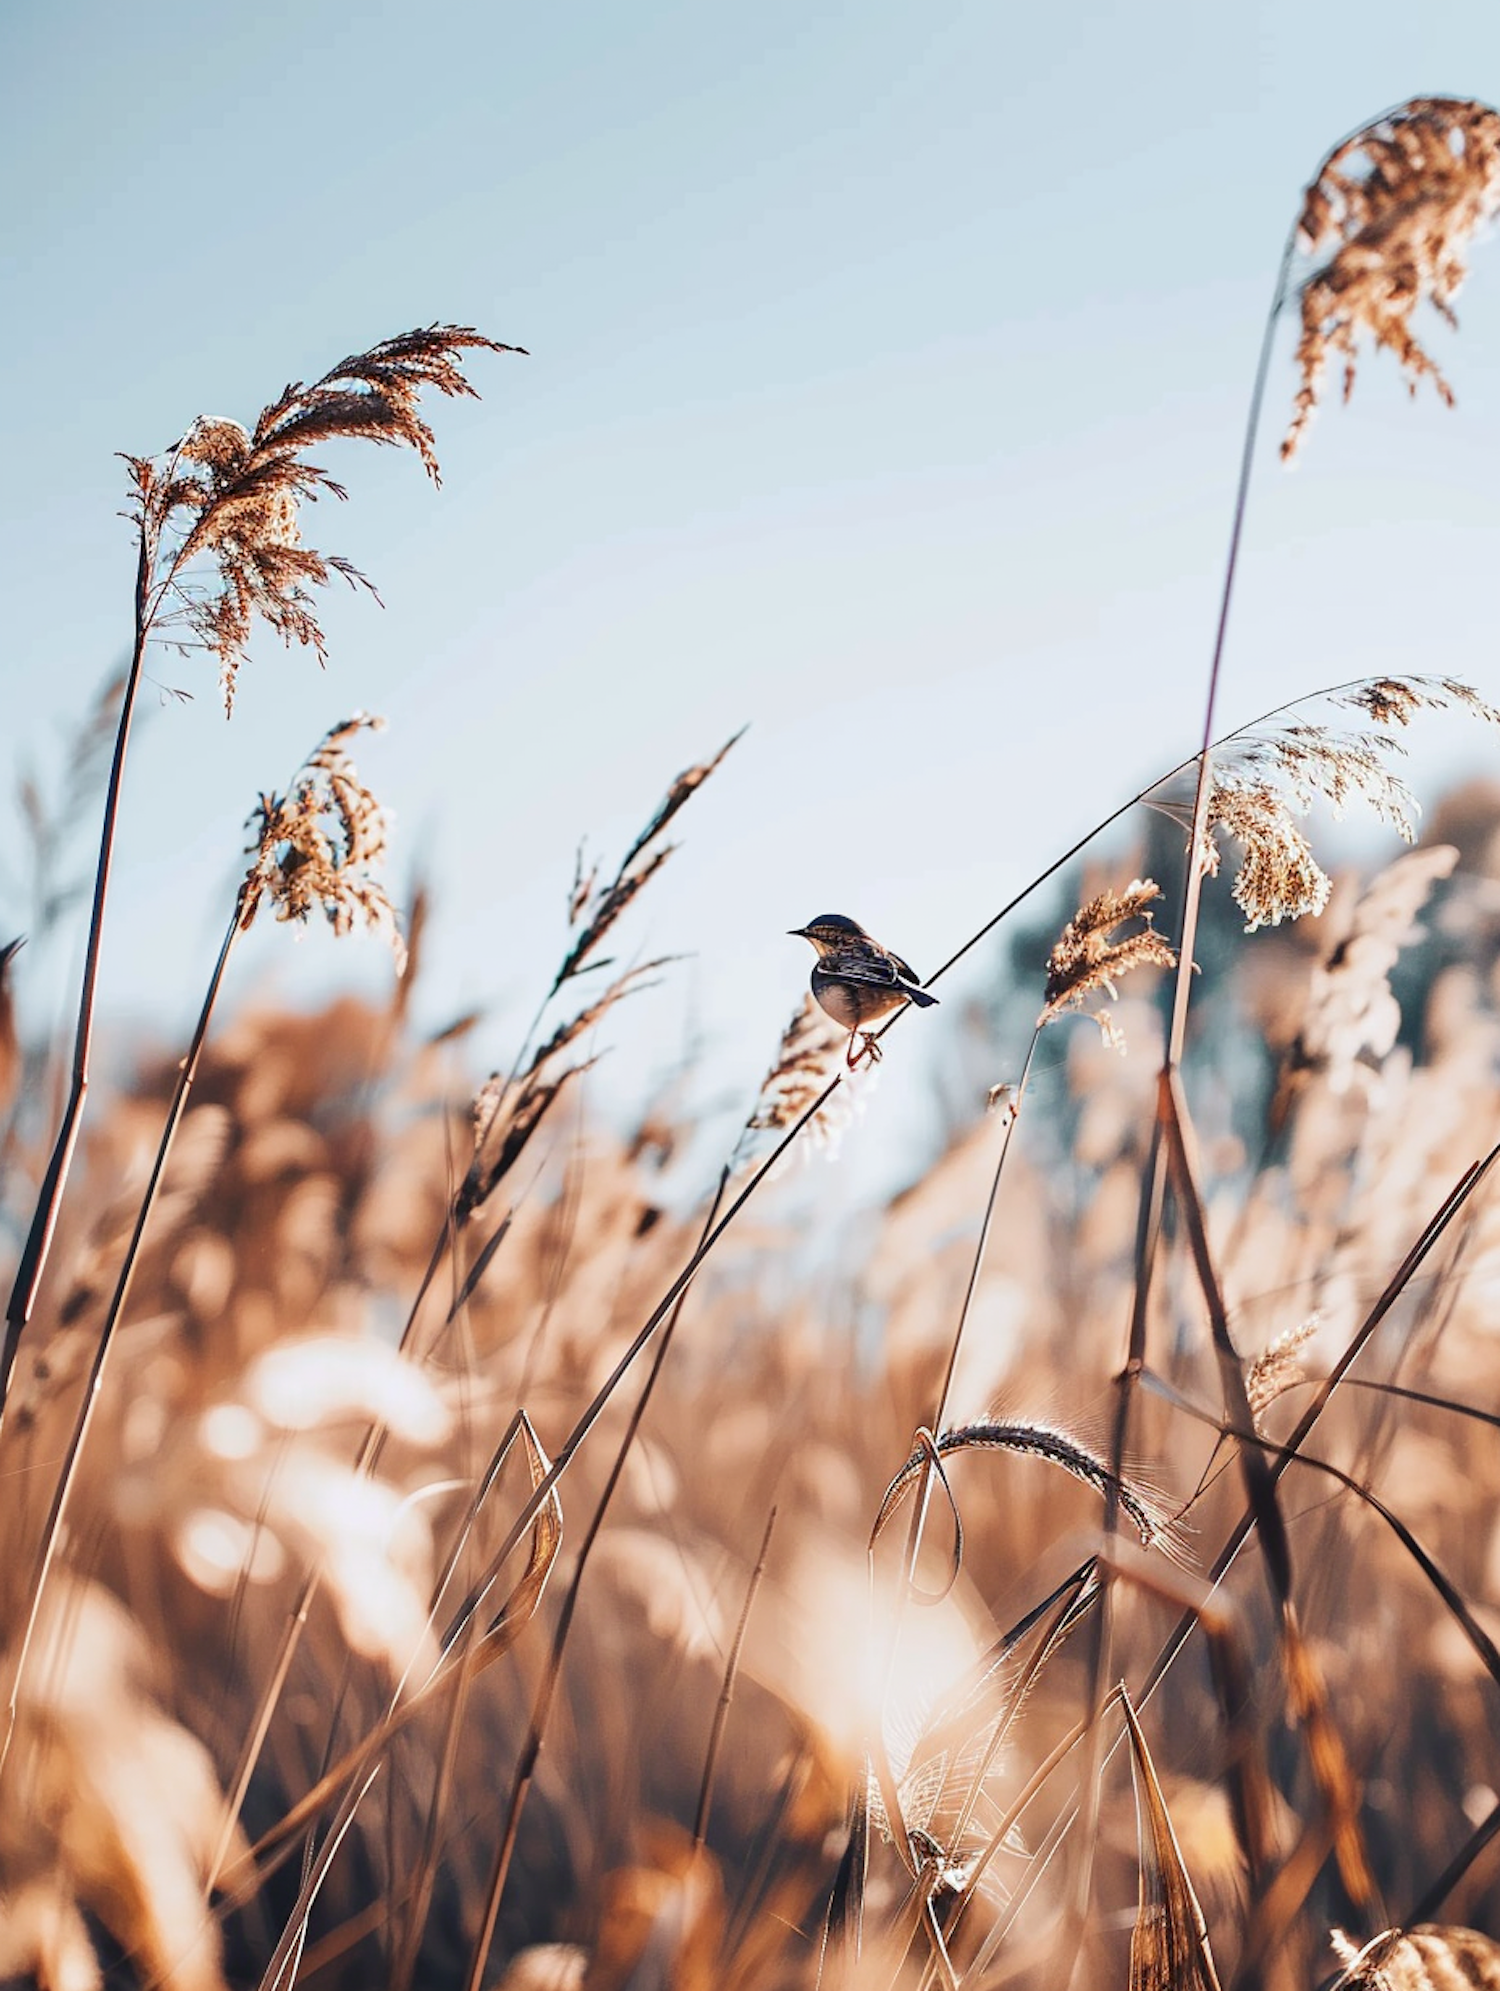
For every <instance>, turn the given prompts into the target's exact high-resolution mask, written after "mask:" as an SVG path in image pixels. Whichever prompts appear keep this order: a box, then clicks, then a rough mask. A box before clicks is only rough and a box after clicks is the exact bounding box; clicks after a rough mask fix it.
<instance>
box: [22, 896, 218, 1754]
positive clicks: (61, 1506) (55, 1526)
mask: <svg viewBox="0 0 1500 1991" xmlns="http://www.w3.org/2000/svg"><path fill="white" fill-rule="evenodd" d="M243 906H244V890H243V888H242V889H241V891H240V893H239V895H238V896H237V897H236V899H235V902H234V912H233V913H232V915H231V916H230V920H229V925H228V928H227V929H226V931H225V934H224V939H223V943H222V945H221V946H220V948H219V958H218V960H217V961H216V962H215V963H214V971H213V974H212V975H211V977H210V978H209V984H208V993H207V994H206V995H205V996H204V998H203V1006H202V1008H201V1009H200V1010H199V1012H198V1022H197V1026H196V1028H195V1029H194V1031H193V1037H192V1042H191V1043H190V1044H189V1046H188V1052H187V1056H186V1057H185V1058H184V1059H183V1061H182V1064H181V1066H180V1067H179V1069H178V1073H177V1083H176V1085H175V1086H174V1087H173V1089H172V1101H171V1104H170V1106H169V1107H168V1109H167V1119H166V1125H165V1126H164V1127H163V1128H162V1133H161V1139H160V1141H159V1142H158V1143H157V1149H156V1160H155V1161H154V1163H153V1164H152V1168H151V1177H150V1180H149V1181H148V1182H147V1184H146V1193H145V1195H144V1196H143V1197H142V1198H141V1206H140V1208H139V1210H137V1212H136V1218H135V1225H134V1228H133V1229H132V1231H131V1233H130V1242H129V1244H128V1245H127V1246H126V1249H125V1260H124V1263H123V1264H122V1265H121V1267H120V1274H119V1277H118V1279H117V1280H116V1282H115V1290H114V1297H113V1298H112V1299H111V1301H110V1303H109V1312H108V1313H107V1314H106V1315H105V1317H104V1324H103V1326H102V1327H101V1328H100V1330H99V1336H98V1339H97V1341H96V1342H95V1344H94V1353H93V1359H92V1361H91V1363H90V1365H89V1372H88V1376H87V1379H86V1381H85V1384H84V1391H83V1397H82V1400H81V1402H80V1404H79V1407H78V1410H77V1413H76V1415H75V1417H74V1422H73V1431H72V1435H71V1436H70V1438H69V1440H68V1446H67V1450H66V1451H65V1453H64V1454H63V1459H62V1464H61V1467H60V1469H59V1471H58V1474H57V1478H56V1480H55V1482H54V1484H53V1489H52V1502H51V1505H50V1507H49V1508H48V1512H47V1519H46V1521H45V1523H44V1524H43V1528H42V1535H41V1540H40V1542H39V1544H38V1547H37V1555H36V1565H35V1568H34V1569H33V1571H32V1576H31V1583H30V1588H29V1592H28V1598H29V1601H28V1605H27V1613H26V1626H25V1629H24V1631H23V1632H22V1634H21V1641H20V1647H19V1651H18V1654H17V1658H16V1663H15V1668H14V1671H13V1672H12V1674H11V1686H10V1697H9V1701H8V1704H7V1707H6V1712H5V1736H4V1739H3V1741H0V1775H3V1773H4V1768H5V1763H6V1759H7V1758H8V1756H9V1754H10V1744H11V1738H12V1736H13V1735H14V1733H15V1723H16V1706H17V1701H18V1698H19V1695H20V1692H21V1681H22V1677H23V1675H24V1673H25V1671H26V1661H27V1658H28V1657H29V1655H30V1652H31V1646H32V1641H33V1639H34V1638H35V1636H36V1628H37V1622H38V1620H39V1618H40V1615H41V1608H42V1597H43V1595H44V1593H45V1591H46V1587H47V1582H48V1578H49V1577H50V1575H51V1573H52V1567H53V1564H54V1562H55V1561H56V1557H57V1546H58V1542H59V1540H60V1538H61V1534H62V1528H63V1522H64V1520H65V1519H66V1516H67V1509H68V1500H69V1498H70V1496H71V1494H72V1491H73V1483H74V1481H75V1479H76V1478H77V1474H78V1462H79V1459H80V1457H81V1455H82V1452H83V1446H84V1441H85V1439H86V1438H87V1437H88V1432H89V1426H90V1424H91V1423H92V1422H93V1416H94V1409H95V1406H96V1405H97V1403H98V1400H99V1386H100V1383H101V1381H102V1380H103V1375H104V1364H105V1361H106V1359H107V1358H108V1355H109V1351H110V1349H111V1347H112V1346H113V1345H114V1339H115V1335H116V1333H117V1331H118V1329H119V1325H120V1319H121V1316H122V1315H123V1313H124V1311H125V1302H126V1301H127V1300H128V1299H129V1297H130V1287H131V1283H132V1281H133V1280H134V1278H135V1268H136V1265H137V1262H138V1261H139V1258H140V1251H141V1244H142V1241H143V1239H144V1237H145V1234H146V1226H147V1224H148V1223H149V1222H150V1219H151V1212H152V1210H153V1209H154V1208H155V1207H156V1198H157V1195H158V1192H159V1191H160V1189H161V1184H162V1177H163V1175H164V1174H165V1172H166V1166H167V1159H168V1156H169V1155H170V1154H171V1151H172V1142H173V1140H174V1139H175V1138H176V1134H177V1129H178V1127H179V1126H180V1125H181V1123H182V1116H183V1114H184V1112H186V1110H187V1102H188V1094H189V1093H190V1092H191V1091H192V1089H193V1081H194V1079H195V1078H196V1077H197V1075H198V1064H199V1061H200V1059H201V1057H202V1055H203V1045H204V1042H205V1040H206V1038H207V1036H208V1026H209V1021H210V1019H211V1018H212V1016H213V1012H214V1005H215V1003H216V1002H217V1001H218V997H219V990H220V988H221V987H222V986H223V982H224V971H225V969H226V968H227V967H228V965H229V956H230V954H231V952H232V951H233V948H234V943H235V941H236V940H237V939H238V938H239V935H240V931H241V927H240V915H241V911H242V909H243Z"/></svg>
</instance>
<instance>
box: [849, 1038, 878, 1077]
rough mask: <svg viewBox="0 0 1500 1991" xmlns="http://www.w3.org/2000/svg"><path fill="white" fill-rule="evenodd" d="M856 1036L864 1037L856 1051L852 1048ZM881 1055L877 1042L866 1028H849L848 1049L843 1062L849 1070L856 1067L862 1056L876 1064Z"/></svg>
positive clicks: (853, 1069)
mask: <svg viewBox="0 0 1500 1991" xmlns="http://www.w3.org/2000/svg"><path fill="white" fill-rule="evenodd" d="M856 1037H862V1038H863V1039H864V1042H863V1043H862V1044H861V1045H860V1047H859V1049H858V1050H857V1051H856V1050H855V1048H854V1040H855V1038H856ZM882 1055H883V1054H882V1052H881V1049H880V1045H879V1043H878V1042H877V1041H876V1039H875V1038H873V1037H872V1036H871V1035H870V1033H869V1031H868V1030H851V1031H850V1032H849V1050H848V1053H847V1055H846V1056H845V1059H844V1062H845V1063H846V1064H847V1065H848V1067H849V1069H850V1071H851V1072H852V1071H855V1070H856V1069H857V1068H858V1066H859V1064H860V1062H861V1060H862V1059H864V1058H868V1059H869V1060H870V1063H871V1064H872V1065H878V1064H879V1063H880V1060H881V1057H882Z"/></svg>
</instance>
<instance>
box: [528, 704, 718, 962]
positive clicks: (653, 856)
mask: <svg viewBox="0 0 1500 1991" xmlns="http://www.w3.org/2000/svg"><path fill="white" fill-rule="evenodd" d="M744 732H745V729H744V727H743V726H742V727H741V728H740V730H739V732H738V733H735V734H733V735H732V736H731V737H730V738H729V739H727V740H726V741H725V742H724V744H723V746H722V747H720V749H719V751H718V752H717V753H716V754H714V755H713V756H712V757H711V758H710V759H708V760H705V761H699V762H698V763H697V764H696V765H695V766H693V767H689V768H686V769H684V771H683V772H682V773H681V774H679V775H678V777H677V779H676V780H675V781H674V782H673V783H672V785H671V787H670V788H669V789H668V790H667V792H666V795H665V796H664V797H663V799H662V801H661V803H660V804H659V805H658V807H657V809H656V811H655V813H654V814H653V815H652V817H651V819H650V821H649V822H648V823H647V824H646V827H645V828H644V829H643V830H642V831H641V833H640V835H639V836H638V837H637V838H636V839H635V842H634V843H633V844H631V846H630V848H629V850H627V851H626V853H625V855H624V857H623V858H622V859H621V861H620V868H619V870H618V871H616V873H615V875H614V877H613V878H612V879H611V880H610V882H609V884H608V885H606V886H604V887H603V888H602V889H601V888H600V886H599V867H598V865H597V864H594V865H591V866H590V868H589V870H588V871H587V873H585V871H584V868H583V852H582V850H581V849H580V850H579V852H578V856H577V859H576V861H575V863H574V867H573V884H572V887H571V889H570V891H569V893H568V924H569V926H578V925H579V924H580V923H581V924H582V927H583V930H582V932H581V933H580V934H579V936H578V938H577V940H575V941H574V943H573V946H572V948H571V949H570V950H569V953H568V955H567V958H566V959H565V960H564V962H563V964H562V966H561V967H560V968H559V969H558V971H557V976H556V979H555V980H554V982H553V984H552V988H553V993H554V994H556V992H557V990H558V989H560V988H561V987H562V985H563V983H564V982H566V981H568V980H570V979H571V978H572V977H573V976H574V975H576V974H577V973H578V972H579V971H580V969H582V968H583V967H584V965H585V963H587V962H588V959H589V956H590V955H591V954H593V952H594V950H595V949H596V948H597V947H598V945H599V943H600V941H601V940H603V938H604V936H605V934H606V933H608V932H609V930H610V928H611V927H612V926H613V925H614V924H615V922H616V921H617V920H618V919H619V918H620V916H621V914H622V913H623V912H624V911H625V910H626V908H627V907H628V906H629V905H630V903H631V901H632V900H633V899H634V898H635V897H636V895H637V894H638V893H639V892H641V891H642V890H644V888H645V887H646V886H647V885H648V884H649V883H650V881H651V880H652V878H654V877H655V875H656V873H657V872H658V871H659V870H660V869H661V867H662V866H663V865H664V864H665V863H666V861H667V859H668V858H669V857H670V856H671V855H672V852H673V851H674V850H675V849H676V847H677V846H676V845H675V844H665V845H663V846H661V847H660V848H658V849H654V850H653V849H651V848H650V846H651V845H653V844H654V843H655V842H656V839H657V838H658V837H659V836H660V835H661V833H662V831H663V830H664V829H665V828H666V827H667V824H668V823H670V822H671V820H672V818H673V817H674V816H675V815H676V814H677V812H678V810H679V809H681V808H682V806H683V804H684V803H685V802H687V801H688V799H689V797H691V796H692V795H694V794H695V793H696V792H697V790H698V789H699V788H701V787H702V785H703V783H704V782H705V781H707V779H708V777H709V776H710V775H711V774H712V773H713V772H714V769H715V768H716V767H718V765H719V763H720V762H721V761H722V760H723V758H724V756H725V755H726V754H727V753H728V752H729V749H730V748H731V747H732V746H734V744H735V742H736V741H738V740H740V739H741V738H743V736H744Z"/></svg>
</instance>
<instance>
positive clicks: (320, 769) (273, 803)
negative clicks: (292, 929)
mask: <svg viewBox="0 0 1500 1991" xmlns="http://www.w3.org/2000/svg"><path fill="white" fill-rule="evenodd" d="M384 725H385V721H384V720H383V719H373V718H371V717H370V716H369V715H368V714H367V713H363V712H356V713H355V715H354V717H353V718H352V719H346V720H344V721H343V723H342V724H341V725H338V726H332V727H330V728H329V730H328V732H327V733H326V734H325V735H324V736H323V739H322V742H321V743H320V745H319V746H318V747H317V749H316V750H315V751H314V753H313V754H312V755H311V756H310V757H309V758H308V760H307V762H306V763H305V765H304V766H303V769H302V772H301V773H300V774H299V775H298V777H297V779H296V781H295V783H294V784H293V786H292V789H291V791H290V793H289V794H286V795H262V796H261V798H260V800H259V802H258V803H257V804H256V806H255V809H254V811H253V813H252V814H251V817H250V820H249V824H248V827H250V828H253V829H254V830H255V833H256V835H255V841H254V843H252V844H251V845H250V846H249V849H250V851H251V853H252V854H253V856H254V859H255V861H254V863H253V864H252V865H251V866H250V870H249V872H248V874H247V876H246V879H245V883H244V885H243V887H242V888H241V892H240V915H239V924H240V931H241V932H245V931H246V930H247V929H248V928H249V927H250V925H251V924H252V922H253V921H254V919H255V915H256V913H257V911H258V910H259V908H260V904H261V901H262V899H269V901H270V902H271V904H272V906H273V907H274V908H275V912H276V917H277V919H279V920H300V921H302V922H304V923H305V922H306V921H307V920H308V919H309V918H311V916H312V914H313V913H315V912H321V913H322V914H323V916H324V918H325V919H326V920H327V921H328V924H329V925H330V926H331V927H332V928H333V930H334V932H335V933H337V934H345V933H349V932H351V931H352V930H353V927H354V922H355V919H356V918H359V919H361V920H363V922H364V924H365V925H366V926H367V927H369V928H370V930H371V931H372V932H373V933H378V934H380V935H381V936H382V937H383V938H384V939H385V940H386V941H387V942H388V944H389V946H390V949H391V952H392V953H393V954H394V956H395V959H396V973H397V974H398V975H399V974H401V973H402V972H403V971H404V970H405V967H406V944H405V942H404V941H403V940H402V938H401V932H400V928H399V927H398V925H397V922H396V910H395V907H394V906H392V904H391V902H390V899H389V897H388V896H387V894H386V890H385V887H384V885H382V884H381V882H380V880H379V878H378V877H377V876H376V875H375V874H376V872H377V871H378V870H379V868H380V867H381V865H383V863H384V862H385V855H386V818H385V812H384V810H383V809H382V808H381V806H380V804H379V803H378V802H377V801H376V799H375V797H374V795H373V794H372V793H371V792H370V790H369V789H368V788H367V787H366V786H365V785H364V783H363V782H362V781H361V780H360V778H359V773H358V771H357V769H356V768H355V765H354V762H353V761H352V760H351V759H350V757H349V754H348V752H347V751H346V744H345V743H346V742H347V741H349V740H351V739H353V737H354V735H355V734H356V733H358V732H361V731H363V730H365V729H366V728H368V729H369V730H370V731H371V732H377V733H378V732H380V731H381V730H382V729H383V728H384Z"/></svg>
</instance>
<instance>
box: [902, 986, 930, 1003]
mask: <svg viewBox="0 0 1500 1991" xmlns="http://www.w3.org/2000/svg"><path fill="white" fill-rule="evenodd" d="M901 993H902V994H903V995H905V996H909V997H910V999H911V1000H912V1001H913V1002H914V1003H915V1004H916V1005H917V1008H918V1009H936V1008H937V997H936V996H935V995H929V994H928V993H927V991H926V989H916V988H913V987H912V986H911V984H910V983H903V984H902V989H901Z"/></svg>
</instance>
